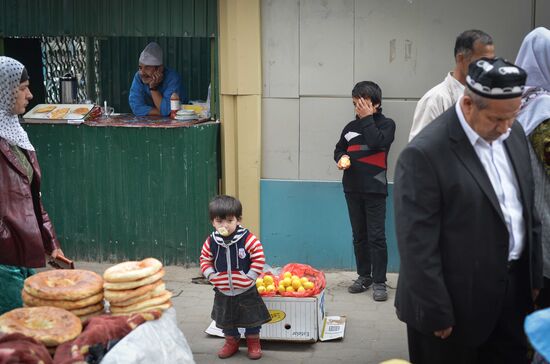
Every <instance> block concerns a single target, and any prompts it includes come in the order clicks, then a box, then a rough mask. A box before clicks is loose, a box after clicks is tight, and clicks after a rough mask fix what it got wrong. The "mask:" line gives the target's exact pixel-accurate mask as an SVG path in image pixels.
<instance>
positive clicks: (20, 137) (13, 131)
mask: <svg viewBox="0 0 550 364" xmlns="http://www.w3.org/2000/svg"><path fill="white" fill-rule="evenodd" d="M24 68H25V66H23V65H22V64H21V63H20V62H18V61H16V60H15V59H13V58H9V57H0V137H1V138H4V139H6V140H7V141H8V143H10V144H12V145H17V146H19V147H21V148H23V149H27V150H34V147H33V146H32V144H31V142H30V141H29V136H28V135H27V132H26V131H25V130H24V129H23V128H22V127H21V124H19V117H18V116H17V115H15V114H14V113H13V107H14V106H15V97H16V95H17V90H18V89H19V84H20V81H21V74H22V73H23V69H24Z"/></svg>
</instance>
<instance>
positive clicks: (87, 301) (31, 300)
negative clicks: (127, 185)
mask: <svg viewBox="0 0 550 364" xmlns="http://www.w3.org/2000/svg"><path fill="white" fill-rule="evenodd" d="M21 297H22V298H23V302H24V303H25V304H26V305H27V306H29V307H40V306H51V307H59V308H63V309H65V310H75V309H77V308H82V307H88V306H91V305H95V304H96V303H99V302H101V301H102V300H103V292H99V293H97V294H95V295H93V296H90V297H87V298H84V299H82V300H78V301H65V300H44V299H41V298H38V297H34V296H32V295H30V294H29V293H28V292H27V291H25V290H22V291H21Z"/></svg>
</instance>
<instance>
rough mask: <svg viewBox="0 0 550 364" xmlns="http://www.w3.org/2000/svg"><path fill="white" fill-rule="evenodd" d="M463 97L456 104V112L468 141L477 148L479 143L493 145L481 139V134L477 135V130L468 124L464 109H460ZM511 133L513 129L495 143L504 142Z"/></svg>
mask: <svg viewBox="0 0 550 364" xmlns="http://www.w3.org/2000/svg"><path fill="white" fill-rule="evenodd" d="M463 97H464V96H460V97H459V98H458V101H457V102H456V104H455V110H456V115H457V116H458V120H459V121H460V125H461V126H462V129H464V133H466V136H467V137H468V140H469V141H470V143H471V144H472V145H473V146H475V145H476V143H477V142H478V141H480V142H482V143H485V144H487V145H491V143H489V142H487V141H486V140H485V139H483V138H482V137H480V136H479V134H478V133H476V132H475V130H474V129H472V127H471V126H470V124H468V122H467V121H466V118H465V117H464V113H463V112H462V107H460V102H461V101H462V98H463ZM511 131H512V130H511V129H508V131H507V132H506V133H504V134H502V135H501V136H499V137H498V139H496V140H495V141H494V142H497V143H502V142H504V141H505V140H506V139H508V137H509V136H510V132H511Z"/></svg>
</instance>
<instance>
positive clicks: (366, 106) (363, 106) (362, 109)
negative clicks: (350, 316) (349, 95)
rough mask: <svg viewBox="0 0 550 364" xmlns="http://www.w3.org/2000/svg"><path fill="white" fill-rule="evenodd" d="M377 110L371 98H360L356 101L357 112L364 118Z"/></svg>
mask: <svg viewBox="0 0 550 364" xmlns="http://www.w3.org/2000/svg"><path fill="white" fill-rule="evenodd" d="M375 112H376V106H374V105H373V104H372V101H371V100H365V99H364V98H362V97H361V98H359V99H357V101H356V102H355V113H356V114H357V115H358V116H359V117H360V118H361V119H362V118H366V117H367V116H369V115H372V114H374V113H375Z"/></svg>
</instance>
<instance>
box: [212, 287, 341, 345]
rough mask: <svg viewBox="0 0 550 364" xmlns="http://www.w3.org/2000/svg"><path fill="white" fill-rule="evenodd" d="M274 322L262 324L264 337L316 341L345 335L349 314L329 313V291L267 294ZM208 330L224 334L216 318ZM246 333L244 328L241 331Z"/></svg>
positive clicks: (265, 300)
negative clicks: (300, 295)
mask: <svg viewBox="0 0 550 364" xmlns="http://www.w3.org/2000/svg"><path fill="white" fill-rule="evenodd" d="M264 302H265V304H266V306H267V309H268V310H269V313H270V314H271V321H270V322H268V323H265V324H263V325H262V330H261V332H260V337H261V339H262V340H278V341H296V342H316V341H317V340H321V341H326V340H335V339H340V338H343V337H344V331H345V327H346V318H345V316H329V317H326V316H325V291H324V290H323V291H322V292H321V293H319V294H318V295H316V296H313V297H304V298H294V297H281V296H274V297H264ZM206 333H208V334H210V335H215V336H221V337H223V333H222V330H221V329H219V328H217V327H216V323H215V322H214V321H212V323H211V324H210V326H209V327H208V328H207V329H206ZM241 335H244V330H242V331H241Z"/></svg>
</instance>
